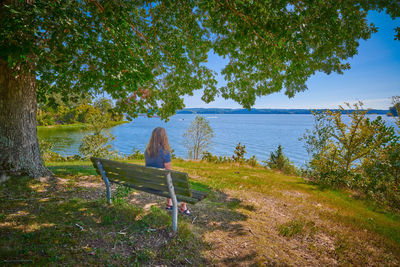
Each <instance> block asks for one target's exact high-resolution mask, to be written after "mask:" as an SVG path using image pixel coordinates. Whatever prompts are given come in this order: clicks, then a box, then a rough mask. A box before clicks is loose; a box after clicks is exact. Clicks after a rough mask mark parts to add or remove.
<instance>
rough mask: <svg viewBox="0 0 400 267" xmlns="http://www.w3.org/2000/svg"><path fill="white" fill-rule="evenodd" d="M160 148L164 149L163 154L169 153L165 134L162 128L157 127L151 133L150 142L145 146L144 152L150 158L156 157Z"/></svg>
mask: <svg viewBox="0 0 400 267" xmlns="http://www.w3.org/2000/svg"><path fill="white" fill-rule="evenodd" d="M160 148H162V149H164V153H166V152H167V151H168V152H169V151H170V147H169V142H168V136H167V132H166V131H165V129H164V128H162V127H157V128H155V129H154V130H153V132H152V133H151V137H150V141H149V143H148V144H147V147H146V152H147V155H149V156H150V158H154V157H157V156H158V152H159V150H160Z"/></svg>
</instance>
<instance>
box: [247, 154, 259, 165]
mask: <svg viewBox="0 0 400 267" xmlns="http://www.w3.org/2000/svg"><path fill="white" fill-rule="evenodd" d="M246 163H247V164H249V165H250V166H252V167H255V166H257V165H258V161H257V158H256V156H255V155H253V156H251V158H249V159H248V160H246Z"/></svg>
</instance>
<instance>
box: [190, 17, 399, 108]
mask: <svg viewBox="0 0 400 267" xmlns="http://www.w3.org/2000/svg"><path fill="white" fill-rule="evenodd" d="M368 19H369V21H370V22H373V23H374V24H375V25H376V26H377V27H378V32H377V33H375V34H374V35H373V36H372V38H371V39H369V40H367V41H363V40H361V41H360V46H359V49H358V55H356V56H355V57H353V58H352V59H350V60H349V62H350V65H351V69H350V70H348V71H345V72H344V74H342V75H339V74H335V73H333V74H330V75H327V74H325V73H317V74H316V75H314V76H313V77H311V78H310V79H309V80H308V82H307V86H308V90H307V91H305V92H301V93H298V94H296V95H295V97H294V98H291V99H289V98H288V97H287V96H285V95H284V93H283V92H280V93H275V94H272V95H268V96H264V97H261V98H258V99H257V101H256V103H255V106H254V108H305V109H308V108H337V107H338V105H341V104H343V103H344V102H349V103H354V102H357V101H359V100H361V101H363V102H364V107H365V108H375V109H388V107H389V106H390V105H391V97H392V96H394V95H400V41H397V40H394V33H395V32H394V28H395V27H397V26H399V25H400V19H397V20H392V19H391V18H390V17H389V16H388V15H386V14H384V13H378V12H370V14H369V15H368ZM225 63H226V61H224V59H222V58H221V57H218V56H216V55H211V56H210V58H209V66H213V69H214V70H215V71H217V72H219V70H220V69H221V68H222V67H223V66H224V64H225ZM218 83H219V85H223V84H224V79H223V77H221V76H219V77H218ZM201 95H202V94H201V91H196V92H195V93H194V95H193V96H187V97H185V104H186V107H187V108H194V107H196V108H199V107H202V108H241V106H240V105H238V104H237V103H235V102H234V101H231V100H225V99H223V98H217V99H216V100H215V101H214V102H212V103H210V104H206V103H204V102H202V101H201Z"/></svg>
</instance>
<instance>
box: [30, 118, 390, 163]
mask: <svg viewBox="0 0 400 267" xmlns="http://www.w3.org/2000/svg"><path fill="white" fill-rule="evenodd" d="M195 116H196V115H194V114H178V115H175V116H173V117H171V118H170V121H169V122H167V123H165V122H163V121H161V120H160V119H158V118H151V119H150V118H146V117H139V118H137V119H135V120H133V121H132V122H130V123H126V124H122V125H118V126H116V127H114V128H111V129H109V132H111V133H112V134H113V135H115V136H116V138H115V140H114V141H113V143H112V145H113V147H114V148H115V149H117V150H118V152H119V153H124V154H130V153H131V152H132V149H133V148H136V149H139V150H141V151H144V149H145V146H146V144H147V142H148V141H149V138H150V135H151V132H152V130H153V129H154V128H155V127H158V126H161V127H164V128H165V129H166V130H167V134H168V137H169V141H170V144H171V147H172V149H174V150H175V154H176V155H177V156H179V157H183V158H186V157H187V151H186V148H185V147H184V145H183V139H182V135H183V133H184V131H185V130H186V129H187V128H188V127H189V125H190V123H191V122H192V121H193V120H194V118H195ZM203 116H204V117H205V118H207V120H208V121H209V122H210V125H211V128H212V129H213V130H214V138H213V140H212V141H213V142H212V145H211V146H210V149H209V151H210V152H211V153H213V154H216V155H222V156H223V155H226V156H231V155H232V154H233V151H234V149H235V146H236V145H237V144H238V143H239V142H241V143H242V144H244V145H246V151H247V154H246V157H250V156H252V155H255V156H256V157H257V159H258V160H266V159H267V158H268V157H269V154H270V152H271V151H274V150H275V149H276V147H277V146H278V145H279V144H280V145H282V147H283V151H284V153H285V154H286V155H287V156H288V157H289V158H290V160H291V161H292V162H294V163H295V164H296V165H298V166H300V165H303V164H304V163H305V161H306V160H307V159H308V155H307V152H306V150H305V148H304V143H303V142H301V141H299V137H301V136H302V135H303V134H304V133H305V132H306V129H312V127H313V124H314V119H313V116H312V115H300V114H296V115H291V114H218V115H213V114H205V115H203ZM369 117H370V118H371V119H375V118H376V117H377V116H376V115H369ZM383 118H384V120H385V121H386V122H387V124H388V125H391V126H394V125H395V123H394V118H391V117H387V116H383ZM89 133H90V131H77V130H56V129H40V130H39V131H38V134H39V137H40V138H44V139H46V140H47V141H50V142H54V143H55V147H54V149H53V150H54V151H56V152H58V153H60V154H61V155H63V156H67V155H74V154H78V149H79V144H80V142H81V139H82V137H83V136H85V135H87V134H89Z"/></svg>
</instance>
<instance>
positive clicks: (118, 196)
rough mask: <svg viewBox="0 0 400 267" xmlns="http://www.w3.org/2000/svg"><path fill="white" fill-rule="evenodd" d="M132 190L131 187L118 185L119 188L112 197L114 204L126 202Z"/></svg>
mask: <svg viewBox="0 0 400 267" xmlns="http://www.w3.org/2000/svg"><path fill="white" fill-rule="evenodd" d="M131 191H132V189H131V188H129V187H126V186H123V185H117V190H115V192H114V193H113V195H112V197H111V199H112V203H114V205H119V204H124V203H125V202H126V201H125V198H126V197H127V196H128V195H129V193H130V192H131Z"/></svg>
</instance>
